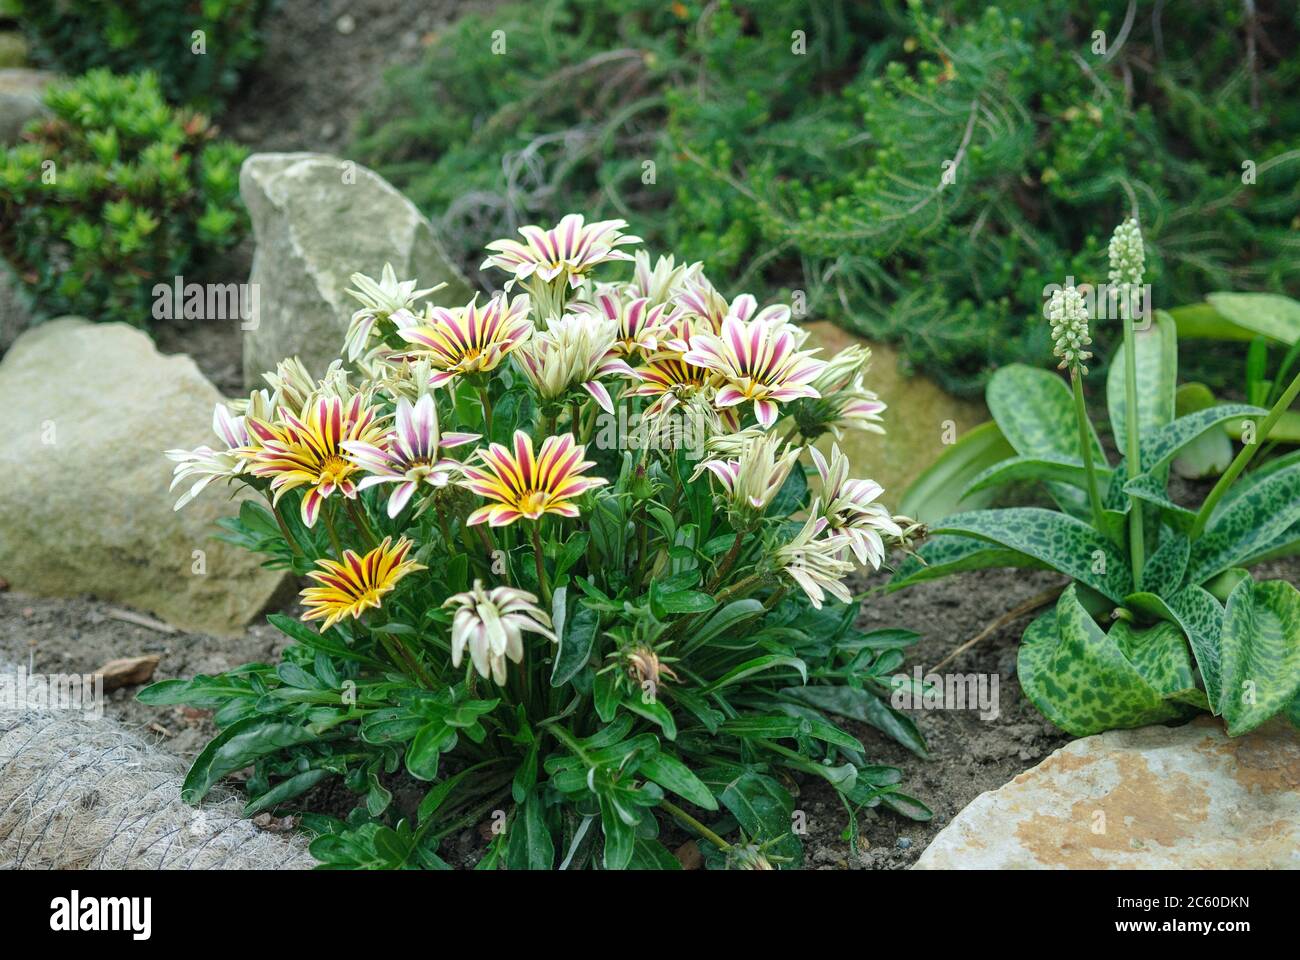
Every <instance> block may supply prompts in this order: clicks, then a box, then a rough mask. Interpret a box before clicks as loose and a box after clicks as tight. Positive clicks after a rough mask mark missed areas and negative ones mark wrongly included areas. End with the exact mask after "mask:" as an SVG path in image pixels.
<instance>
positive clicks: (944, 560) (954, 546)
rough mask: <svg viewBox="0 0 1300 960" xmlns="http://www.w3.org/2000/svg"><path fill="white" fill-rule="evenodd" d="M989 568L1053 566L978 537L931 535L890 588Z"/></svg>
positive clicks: (905, 560)
mask: <svg viewBox="0 0 1300 960" xmlns="http://www.w3.org/2000/svg"><path fill="white" fill-rule="evenodd" d="M989 567H1029V568H1036V569H1050V568H1049V565H1048V564H1046V563H1044V562H1043V561H1041V560H1037V559H1035V558H1033V557H1031V556H1029V555H1027V554H1024V553H1020V552H1019V551H1016V550H1007V549H1006V548H1004V547H996V546H992V545H990V544H989V543H988V542H986V541H984V540H976V539H975V538H974V537H949V536H944V535H942V534H938V535H935V536H931V537H930V538H929V539H928V540H926V542H925V543H923V544H922V545H921V549H920V550H918V551H917V555H916V556H910V555H909V556H907V557H904V558H903V561H902V562H901V563H900V564H899V565H898V570H897V571H896V572H895V573H894V576H893V577H892V578H890V581H889V591H890V592H891V593H892V592H893V591H895V590H901V589H903V588H904V587H910V586H913V585H915V584H918V583H923V582H925V581H926V580H938V579H940V578H942V577H947V576H950V575H952V574H954V573H961V572H962V571H964V570H985V569H988V568H989Z"/></svg>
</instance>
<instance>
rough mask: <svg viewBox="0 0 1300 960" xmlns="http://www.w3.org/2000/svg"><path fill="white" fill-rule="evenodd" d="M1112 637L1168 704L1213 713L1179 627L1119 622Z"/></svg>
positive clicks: (1163, 624)
mask: <svg viewBox="0 0 1300 960" xmlns="http://www.w3.org/2000/svg"><path fill="white" fill-rule="evenodd" d="M1110 637H1111V639H1112V640H1114V641H1115V643H1116V644H1117V645H1118V646H1119V649H1120V651H1121V652H1122V653H1123V654H1124V656H1126V657H1128V660H1129V663H1131V664H1133V667H1134V669H1136V670H1137V672H1138V673H1140V674H1142V677H1143V679H1145V680H1146V682H1147V683H1149V684H1150V685H1151V688H1152V689H1153V690H1155V691H1156V692H1157V693H1159V694H1160V696H1162V697H1163V698H1164V699H1166V700H1177V701H1178V702H1180V703H1185V704H1187V705H1188V706H1191V707H1196V708H1197V709H1200V710H1209V709H1210V705H1209V703H1208V702H1207V701H1206V698H1205V691H1204V690H1202V689H1201V688H1200V687H1198V686H1197V685H1196V669H1195V666H1194V664H1193V662H1192V653H1191V650H1189V649H1188V646H1187V637H1186V636H1184V635H1183V631H1182V630H1180V629H1179V628H1178V626H1177V625H1176V624H1172V623H1167V622H1166V623H1157V624H1156V625H1155V626H1152V627H1147V628H1146V629H1142V628H1139V627H1135V626H1133V625H1132V624H1130V623H1127V622H1126V621H1124V620H1116V621H1115V623H1114V624H1113V625H1112V626H1111V628H1110Z"/></svg>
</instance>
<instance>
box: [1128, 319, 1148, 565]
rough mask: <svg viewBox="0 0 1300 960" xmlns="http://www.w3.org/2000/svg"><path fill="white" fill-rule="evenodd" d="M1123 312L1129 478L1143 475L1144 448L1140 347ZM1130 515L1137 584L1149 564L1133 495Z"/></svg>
mask: <svg viewBox="0 0 1300 960" xmlns="http://www.w3.org/2000/svg"><path fill="white" fill-rule="evenodd" d="M1128 314H1129V311H1128V310H1125V311H1124V406H1125V410H1124V420H1125V433H1126V434H1127V436H1126V437H1125V438H1124V439H1125V441H1126V443H1125V446H1126V447H1127V450H1126V451H1125V457H1126V458H1127V459H1128V475H1129V477H1136V476H1137V475H1138V474H1139V473H1141V472H1142V444H1141V439H1140V438H1139V436H1138V392H1137V343H1136V339H1137V338H1136V337H1135V336H1134V331H1133V318H1132V317H1131V316H1129V315H1128ZM1128 501H1129V515H1128V539H1129V554H1130V557H1131V560H1132V564H1133V582H1134V583H1137V582H1138V581H1139V578H1140V577H1141V575H1142V567H1143V565H1144V564H1145V563H1146V543H1145V541H1144V539H1143V532H1142V501H1141V500H1139V499H1138V498H1137V497H1135V496H1132V495H1130V496H1129V498H1128Z"/></svg>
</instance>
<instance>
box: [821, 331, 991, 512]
mask: <svg viewBox="0 0 1300 960" xmlns="http://www.w3.org/2000/svg"><path fill="white" fill-rule="evenodd" d="M804 328H805V329H806V330H808V332H809V337H808V343H807V348H808V349H811V348H813V347H821V348H822V352H821V353H820V354H818V356H821V357H832V356H834V355H835V354H836V353H838V352H839V351H841V350H843V349H844V348H845V347H847V346H848V345H849V344H852V343H861V344H864V345H865V346H868V347H870V348H871V354H872V356H871V368H870V370H868V371H867V376H866V385H867V389H869V390H874V391H875V392H876V393H877V394H879V395H880V399H881V400H882V401H883V402H884V403H886V404H887V405H888V409H886V410H885V413H884V427H885V435H884V436H881V435H880V434H878V433H867V432H865V431H862V430H846V431H845V432H844V439H843V440H840V441H839V445H840V449H841V450H843V451H844V454H845V456H847V457H848V458H849V462H850V463H852V464H853V467H854V472H853V474H852V475H853V476H855V477H870V478H871V479H872V480H875V481H876V482H877V483H879V484H880V485H881V486H883V487H884V488H885V495H884V497H883V501H882V502H884V503H885V504H886V505H888V506H890V507H893V508H895V509H897V505H898V501H899V500H900V498H901V497H902V495H903V491H905V490H906V489H907V487H908V485H909V484H910V483H911V482H912V481H913V480H915V479H916V478H917V476H919V475H920V473H921V471H923V470H924V469H925V468H926V467H928V466H929V465H930V464H931V463H933V462H934V461H935V460H936V459H937V458H938V456H939V454H941V453H943V451H944V450H945V449H947V447H945V446H944V438H945V432H946V431H947V432H948V435H949V437H950V438H955V437H960V436H961V434H962V433H963V432H964V431H966V430H969V429H970V428H971V427H974V426H977V425H978V424H980V423H983V422H984V421H985V420H987V419H988V418H989V415H988V410H987V408H986V407H985V406H984V405H983V404H982V403H979V402H977V401H973V400H963V399H960V398H958V397H954V396H952V395H950V394H948V393H945V392H944V391H943V390H942V389H941V388H940V387H939V386H938V384H936V383H935V382H934V381H933V380H930V379H928V378H926V377H923V376H910V377H909V376H904V375H903V374H901V373H899V371H898V352H897V351H896V350H894V349H893V348H892V347H890V346H888V345H887V344H881V343H874V342H872V341H870V340H864V339H863V338H861V337H858V336H855V335H853V334H852V333H849V332H848V331H847V330H844V329H842V328H840V327H837V326H835V325H834V324H832V323H829V322H826V321H818V322H816V323H808V324H805V325H804ZM950 421H951V430H949V422H950ZM953 431H955V432H953ZM832 441H833V438H831V437H829V436H828V437H824V438H822V440H821V442H819V443H818V444H817V447H818V449H820V450H822V451H823V452H829V451H830V448H831V443H832Z"/></svg>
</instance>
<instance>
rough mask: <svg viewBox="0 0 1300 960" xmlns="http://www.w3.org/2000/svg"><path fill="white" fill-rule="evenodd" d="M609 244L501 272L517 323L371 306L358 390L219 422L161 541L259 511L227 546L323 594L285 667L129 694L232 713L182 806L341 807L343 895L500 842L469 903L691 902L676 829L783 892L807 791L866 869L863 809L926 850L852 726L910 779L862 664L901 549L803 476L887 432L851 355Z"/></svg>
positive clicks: (412, 288)
mask: <svg viewBox="0 0 1300 960" xmlns="http://www.w3.org/2000/svg"><path fill="white" fill-rule="evenodd" d="M624 226H625V224H624V223H623V221H604V222H596V223H587V222H584V220H583V218H582V217H580V216H574V215H570V216H566V217H565V218H564V219H563V220H562V221H561V222H560V224H559V225H558V226H557V227H555V228H554V229H550V230H543V229H541V228H539V227H532V226H529V227H525V228H523V229H522V230H521V231H520V236H521V238H522V239H507V240H501V241H498V242H495V243H493V244H491V245H490V255H489V257H488V258H487V261H486V265H487V266H488V267H490V268H492V269H494V270H500V271H504V272H505V273H506V275H507V277H508V279H507V282H506V284H505V286H506V290H505V291H504V292H502V293H500V294H498V295H496V296H494V297H492V298H491V299H490V300H488V301H487V302H486V303H480V302H479V300H478V298H477V297H476V298H475V299H474V300H473V301H471V302H470V303H469V304H466V305H465V306H464V307H461V308H457V309H447V308H442V307H434V306H432V305H428V304H425V305H424V306H423V307H421V306H420V305H419V303H418V301H419V300H420V299H421V298H422V297H424V296H425V295H426V294H427V293H429V292H431V291H430V290H417V289H416V286H417V284H416V281H414V280H410V281H399V280H398V279H397V277H396V276H395V275H394V274H393V272H392V271H391V270H385V272H384V275H383V276H382V277H381V278H380V279H379V280H374V279H371V278H368V277H364V276H361V275H356V276H354V277H353V281H354V284H355V290H354V291H353V294H354V296H356V297H357V299H358V300H359V301H360V303H361V309H359V310H358V311H357V313H356V314H355V316H354V318H353V323H352V326H351V328H350V329H349V331H348V333H347V337H346V344H345V352H346V356H347V358H348V359H349V360H350V361H352V363H354V364H355V370H354V371H351V372H350V371H349V370H348V369H347V368H345V366H344V365H343V362H342V359H340V361H339V362H336V363H335V364H334V365H332V366H331V368H330V370H329V371H328V372H327V373H326V375H325V377H324V378H323V379H320V380H315V379H313V378H312V377H311V376H309V375H308V373H307V371H305V370H304V369H303V368H302V366H301V364H299V363H297V362H296V361H294V360H289V361H286V362H285V363H283V364H281V366H280V367H279V368H278V369H277V370H276V371H275V372H274V373H271V374H268V375H267V381H268V384H269V388H268V389H266V390H259V391H256V392H254V393H253V394H252V395H251V396H250V397H249V399H248V400H247V401H246V402H245V403H243V404H240V405H239V406H238V409H231V408H227V407H225V406H222V407H218V408H217V410H216V413H215V422H214V427H215V430H216V433H217V435H218V437H219V438H220V444H219V445H218V446H216V447H203V448H200V449H198V450H194V451H172V452H170V453H169V456H171V457H172V458H173V459H174V460H176V461H177V465H176V469H175V485H183V486H185V487H187V488H188V489H187V490H186V492H185V493H184V494H183V496H182V497H181V502H180V503H178V505H177V506H178V508H179V507H180V506H182V505H183V504H184V503H185V502H186V501H187V500H189V499H190V498H191V497H193V496H195V495H196V494H197V493H199V492H200V491H201V490H202V489H203V488H204V487H206V486H207V485H208V484H209V483H211V482H212V481H214V480H216V481H231V482H236V483H240V484H244V485H247V486H249V487H251V488H252V489H253V490H255V491H257V492H258V493H259V494H261V495H262V498H264V500H265V502H264V503H263V502H262V500H261V499H250V500H248V501H246V502H245V503H243V505H242V506H241V509H240V512H239V516H238V517H237V518H230V519H229V520H228V521H227V522H226V523H225V527H226V531H225V536H226V537H227V538H228V539H230V540H231V541H233V542H236V543H239V544H242V545H244V546H246V547H248V548H249V549H251V550H256V551H261V552H264V553H267V554H268V555H269V559H268V563H271V564H274V565H277V566H282V567H287V568H289V569H292V570H294V571H295V572H298V573H301V574H305V575H306V576H307V577H309V578H310V579H311V580H312V581H313V585H312V586H310V587H308V588H307V589H305V590H304V591H303V593H302V599H303V603H304V607H305V611H304V613H303V615H302V618H301V620H295V619H292V618H290V617H288V616H283V615H275V616H272V617H271V620H272V622H273V623H274V624H275V625H276V626H277V627H279V628H280V629H281V630H283V631H284V632H285V633H286V634H287V635H288V636H289V637H291V638H292V640H293V643H292V644H291V645H290V646H289V647H288V648H287V649H286V650H285V652H284V654H283V659H282V661H281V662H280V663H278V664H249V665H246V666H242V667H239V668H237V669H235V670H232V671H230V672H229V673H226V674H224V675H222V676H217V677H210V676H200V677H195V678H193V679H191V680H170V681H164V682H162V683H158V684H155V685H153V686H151V687H149V688H148V689H147V690H145V691H143V692H142V693H141V698H142V699H143V700H145V701H146V702H148V703H153V704H177V703H188V704H192V705H194V706H196V707H202V708H206V709H212V710H215V711H216V714H215V719H216V722H217V724H218V726H219V727H220V733H219V735H218V736H217V737H216V738H215V739H214V740H213V741H212V743H211V744H210V745H209V746H208V747H207V748H206V749H205V750H204V751H203V752H202V754H201V755H200V756H199V758H198V759H197V760H196V761H195V763H194V765H193V767H192V769H191V770H190V773H189V775H188V777H187V779H186V782H185V796H186V798H187V799H188V800H189V801H190V802H194V803H197V802H198V801H200V800H201V799H202V798H203V796H204V794H205V793H206V792H207V791H208V789H209V788H210V787H211V786H212V785H213V784H214V783H215V782H216V781H217V780H218V779H220V778H221V777H223V776H225V775H227V774H229V773H232V772H234V771H236V770H239V769H242V768H245V767H249V766H251V767H252V770H253V773H252V776H251V777H250V778H249V779H248V780H247V782H246V786H247V789H248V794H249V802H248V807H247V809H248V812H249V813H250V814H251V813H255V812H257V811H260V810H266V809H270V808H273V807H278V806H281V805H284V804H287V803H289V802H291V801H294V800H295V798H300V797H302V795H303V794H304V793H305V792H306V791H308V790H309V789H310V788H312V787H313V786H315V785H316V784H318V783H320V782H321V781H322V780H324V779H325V778H328V777H339V778H342V780H343V781H344V783H346V784H347V786H348V787H350V788H351V789H352V790H354V791H356V792H357V793H358V794H359V795H361V797H362V798H363V799H362V800H361V801H359V802H360V806H359V807H358V808H357V809H356V810H355V811H354V812H353V813H352V814H351V815H350V816H349V817H348V818H347V819H346V820H338V819H331V818H328V817H323V816H319V815H308V816H307V817H305V818H304V823H305V824H306V825H308V826H309V827H310V828H311V829H313V830H314V831H316V832H317V833H318V836H317V838H316V839H315V840H314V842H313V844H312V852H313V853H314V854H315V855H316V856H317V857H318V858H319V859H320V860H321V861H323V862H324V863H325V864H327V865H330V866H340V867H342V866H349V867H357V866H366V867H411V866H421V867H443V866H445V862H444V860H443V858H442V857H440V855H439V844H440V842H441V841H442V840H443V839H444V838H446V837H448V836H449V835H451V834H453V833H456V832H458V831H461V830H464V829H465V828H466V827H467V826H471V825H473V824H475V823H481V822H484V821H489V822H491V823H492V824H493V825H494V828H495V829H494V830H493V839H492V840H491V842H490V843H489V844H488V846H487V849H486V851H485V852H484V854H483V857H482V860H481V862H480V864H479V865H480V866H481V867H485V868H491V867H496V866H501V865H504V866H506V867H509V868H553V867H568V868H574V867H581V866H587V865H594V866H599V867H602V868H606V869H614V868H624V867H643V868H650V867H664V868H675V867H677V865H678V864H677V861H676V860H675V859H674V858H673V856H672V855H671V853H669V851H668V849H667V848H666V847H665V846H664V845H663V843H661V842H660V840H659V839H658V838H659V837H660V835H661V831H662V830H664V829H665V828H666V827H667V826H669V825H670V824H671V823H674V822H675V823H676V824H677V825H678V826H679V827H681V828H683V829H684V830H686V831H687V832H688V833H691V834H694V835H695V836H696V837H698V838H700V840H701V846H702V847H703V848H704V851H705V857H706V860H707V861H708V863H709V864H710V865H711V866H732V867H750V868H753V867H760V868H765V867H771V866H774V865H775V866H784V865H798V863H799V862H800V857H801V851H802V846H801V842H800V830H799V818H798V817H797V816H796V815H795V799H794V793H793V792H792V791H793V784H794V780H793V777H795V776H803V777H818V778H821V779H824V780H826V781H827V782H828V783H829V784H830V786H831V787H832V788H833V789H834V790H835V792H836V795H837V796H838V797H839V798H840V799H841V800H842V802H843V804H844V809H845V822H846V827H845V838H846V840H847V841H849V842H850V843H852V842H854V840H855V837H856V833H857V827H856V823H857V815H858V813H859V811H861V810H862V809H863V808H864V807H875V806H877V805H883V806H884V807H886V808H889V809H891V810H895V811H897V812H899V813H901V814H903V815H904V816H908V817H914V818H918V819H925V818H928V817H929V816H930V813H929V811H928V810H927V808H926V807H925V806H924V805H923V804H922V803H920V802H919V801H917V800H915V799H913V798H911V797H909V796H907V795H905V794H904V793H902V792H900V790H899V783H900V778H901V772H900V771H899V770H898V769H897V768H895V767H887V766H881V765H878V764H873V763H872V762H871V761H870V758H869V756H868V751H867V749H866V748H865V747H864V745H863V744H862V743H861V742H860V741H859V740H858V739H857V738H856V737H854V736H853V735H852V734H851V733H849V732H848V731H847V730H846V729H845V728H844V726H843V723H842V718H846V717H847V718H851V719H854V720H859V721H863V722H865V723H868V724H871V725H873V726H875V727H878V728H879V729H880V730H882V731H884V732H885V733H886V734H888V735H889V736H891V737H893V738H895V739H896V740H898V741H899V742H900V743H902V744H904V745H905V746H906V747H908V748H909V749H911V750H912V751H913V752H915V753H916V754H918V755H921V756H924V754H925V744H924V742H923V740H922V738H921V736H920V734H919V732H918V731H917V728H916V727H915V725H914V724H913V723H912V721H911V720H910V719H909V718H908V717H906V716H905V715H904V714H901V713H899V712H896V711H895V710H893V709H892V708H891V707H890V705H889V704H888V703H887V698H886V699H882V698H881V695H882V694H886V693H888V692H889V691H890V689H891V686H890V680H889V677H890V675H891V674H893V673H894V672H895V671H896V670H897V668H898V667H899V665H900V664H901V662H902V660H903V656H904V653H903V651H904V650H905V649H906V648H907V647H908V646H909V645H910V644H912V643H913V642H914V641H915V640H916V639H917V637H916V635H915V634H913V633H911V632H909V631H906V630H894V629H891V630H877V631H873V632H870V633H864V632H861V631H859V630H857V629H855V628H854V626H853V620H854V616H855V613H856V611H857V604H856V602H854V598H853V597H852V596H851V594H850V592H849V590H848V588H847V587H846V586H845V583H844V578H845V577H846V576H848V575H849V574H850V573H851V572H852V571H853V570H854V568H855V566H857V565H867V566H870V567H878V566H879V565H880V564H881V562H882V560H883V558H884V554H885V550H886V547H887V545H889V544H890V543H893V542H903V541H906V540H907V539H908V538H909V537H910V536H912V535H913V534H914V533H915V531H914V530H913V529H912V528H911V525H910V524H909V523H908V522H907V521H906V520H905V519H904V518H895V517H893V516H891V514H890V512H889V511H888V510H886V509H885V508H884V507H883V506H881V504H880V502H879V497H880V495H881V492H882V491H881V489H880V487H879V486H878V485H876V484H874V483H872V482H871V481H870V480H864V479H857V478H854V477H852V476H850V473H851V469H850V466H849V464H848V462H847V460H846V459H845V458H844V456H843V455H842V454H841V453H840V451H839V449H838V447H833V449H832V451H831V454H830V457H829V459H828V458H826V457H824V456H823V455H822V454H821V453H820V452H818V451H815V450H813V449H812V448H811V443H812V442H813V441H814V440H816V439H817V438H818V437H820V436H822V435H823V434H825V433H831V434H833V435H836V436H838V435H839V433H840V431H842V430H849V429H864V430H879V429H880V428H879V414H880V411H881V410H882V409H883V407H882V404H881V403H880V402H879V400H878V399H877V398H876V396H875V395H874V394H872V393H871V392H870V391H869V390H867V389H866V388H865V386H864V384H863V372H864V370H865V367H866V365H867V362H868V360H869V354H868V352H867V351H865V350H863V349H861V348H858V347H850V348H848V349H846V350H845V351H843V352H841V353H840V354H838V355H837V356H835V357H832V358H830V359H829V360H822V359H819V358H818V357H817V356H816V353H817V351H814V350H805V349H803V348H802V344H803V337H804V334H803V332H802V331H801V330H800V329H799V328H798V327H796V326H793V325H791V324H790V323H789V320H790V309H789V308H788V307H786V306H781V305H772V306H768V307H765V308H763V309H759V307H758V304H757V301H756V300H755V299H754V298H753V297H751V296H748V295H742V296H738V297H736V298H735V299H734V300H730V301H728V300H727V299H725V298H724V297H723V296H722V295H721V294H719V292H718V291H717V290H716V289H715V288H714V287H713V285H712V284H711V283H710V282H709V281H708V279H707V278H706V277H705V276H704V275H703V273H702V272H701V269H700V265H699V264H679V263H676V262H675V261H674V260H673V259H672V258H671V257H665V258H660V259H659V260H657V261H656V262H654V263H652V262H651V260H650V258H649V257H648V256H646V255H645V254H644V252H638V253H637V254H636V255H635V257H634V256H633V255H632V254H631V253H629V252H627V250H626V249H625V248H626V247H628V246H632V245H634V244H636V243H637V242H639V241H638V240H637V238H635V237H630V236H628V235H626V234H624V233H623V232H622V229H623V227H624ZM629 263H630V264H631V265H632V268H633V269H632V276H631V278H630V279H628V278H626V277H624V278H623V279H617V280H614V281H613V282H603V283H597V282H596V281H595V273H596V271H597V270H602V271H603V270H610V269H617V268H626V266H627V265H628V264H629ZM810 463H811V465H812V466H813V467H815V469H816V470H817V471H818V473H819V474H820V483H821V486H820V490H819V492H818V493H817V495H816V496H813V495H811V494H810V491H809V485H808V480H807V477H806V473H807V467H808V465H809V464H810ZM313 625H318V626H313ZM399 769H401V770H404V772H405V775H407V776H408V777H410V778H414V780H415V781H418V782H419V783H421V784H423V785H424V789H423V793H422V798H421V799H420V800H419V802H418V804H416V805H414V808H413V809H398V806H399V805H398V804H396V803H395V801H394V798H393V792H392V786H393V775H394V774H395V773H396V772H397V771H398V770H399Z"/></svg>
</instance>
